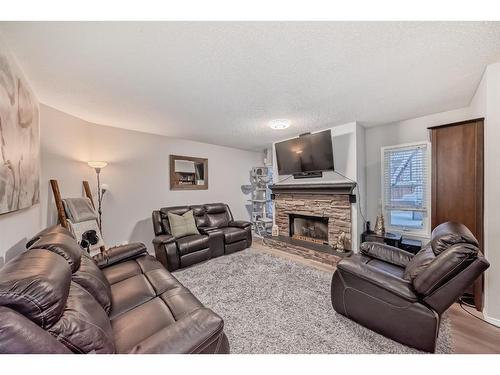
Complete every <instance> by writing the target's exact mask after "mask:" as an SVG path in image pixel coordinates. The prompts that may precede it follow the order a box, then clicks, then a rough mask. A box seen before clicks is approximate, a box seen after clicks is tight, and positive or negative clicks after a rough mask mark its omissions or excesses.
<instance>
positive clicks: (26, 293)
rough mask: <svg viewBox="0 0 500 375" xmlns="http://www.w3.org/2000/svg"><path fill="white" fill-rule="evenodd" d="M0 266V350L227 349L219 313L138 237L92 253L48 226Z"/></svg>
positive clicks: (122, 350) (182, 351) (223, 351)
mask: <svg viewBox="0 0 500 375" xmlns="http://www.w3.org/2000/svg"><path fill="white" fill-rule="evenodd" d="M28 246H29V249H28V250H27V251H26V252H24V253H23V254H21V255H19V256H18V257H16V258H14V259H13V260H11V261H10V262H8V263H7V264H6V265H5V266H4V267H3V268H1V269H0V353H228V352H229V344H228V341H227V337H226V335H225V334H224V332H223V327H224V322H223V320H222V318H221V317H220V316H218V315H217V314H215V313H214V312H213V311H211V310H209V309H207V308H205V307H204V306H203V305H202V304H201V303H200V302H199V301H198V300H197V299H196V297H194V296H193V295H192V294H191V292H190V291H189V290H188V289H186V288H185V287H184V286H182V284H180V283H179V282H178V281H177V279H176V278H175V277H173V276H172V275H171V274H170V273H169V272H168V271H167V270H165V268H164V267H163V266H162V265H161V264H160V263H159V262H158V261H157V260H156V259H155V258H154V257H152V256H150V255H149V254H148V253H147V250H146V248H145V247H144V245H143V244H139V243H137V244H128V245H123V246H118V247H115V248H111V249H109V250H107V251H105V252H103V253H101V254H98V255H96V256H94V257H93V258H91V257H90V256H89V255H87V253H85V252H84V251H82V250H81V248H80V246H79V245H78V244H77V242H76V240H75V239H74V238H73V237H72V235H71V234H70V232H68V231H67V230H66V229H64V228H62V227H52V228H49V229H47V230H45V231H43V232H41V233H40V234H38V235H37V236H35V237H34V238H33V239H32V240H31V241H29V243H28Z"/></svg>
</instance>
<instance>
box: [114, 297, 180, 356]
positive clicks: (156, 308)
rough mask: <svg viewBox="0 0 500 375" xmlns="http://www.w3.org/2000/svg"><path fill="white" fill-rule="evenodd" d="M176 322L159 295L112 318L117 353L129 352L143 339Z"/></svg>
mask: <svg viewBox="0 0 500 375" xmlns="http://www.w3.org/2000/svg"><path fill="white" fill-rule="evenodd" d="M174 322H175V318H174V316H173V315H172V313H171V312H170V309H169V308H168V307H167V305H166V304H165V302H163V301H162V300H161V298H159V297H155V298H153V299H151V300H150V301H148V302H146V303H143V304H142V305H140V306H137V307H136V308H135V309H132V310H129V311H127V312H125V313H123V314H121V315H119V316H118V317H116V318H114V319H112V320H111V326H112V328H113V336H114V338H115V346H116V351H117V353H127V352H128V351H129V350H130V349H132V348H133V347H134V346H135V345H137V344H138V343H140V342H141V341H142V340H144V339H146V338H148V337H150V336H152V335H153V334H155V333H156V332H158V331H160V330H161V329H163V328H165V327H168V326H169V325H171V324H173V323H174Z"/></svg>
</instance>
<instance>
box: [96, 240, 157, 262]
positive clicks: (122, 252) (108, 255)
mask: <svg viewBox="0 0 500 375" xmlns="http://www.w3.org/2000/svg"><path fill="white" fill-rule="evenodd" d="M147 253H148V250H147V249H146V246H144V244H143V243H139V242H136V243H129V244H127V245H121V246H115V247H111V248H109V249H108V250H105V251H103V252H102V253H99V254H97V255H94V256H93V257H92V258H93V259H94V261H95V262H96V264H97V266H98V267H99V268H105V267H108V266H111V265H112V264H116V263H119V262H123V261H124V260H129V259H135V258H137V257H139V256H141V255H143V254H147Z"/></svg>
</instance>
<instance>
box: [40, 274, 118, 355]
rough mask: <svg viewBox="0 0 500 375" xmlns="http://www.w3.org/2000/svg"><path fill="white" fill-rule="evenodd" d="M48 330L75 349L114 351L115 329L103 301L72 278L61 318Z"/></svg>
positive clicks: (82, 351) (86, 351)
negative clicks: (99, 301) (102, 304)
mask: <svg viewBox="0 0 500 375" xmlns="http://www.w3.org/2000/svg"><path fill="white" fill-rule="evenodd" d="M49 332H50V333H51V334H52V335H53V336H54V337H55V338H56V339H58V340H59V341H60V342H61V343H63V344H64V345H66V346H67V347H68V349H70V350H71V351H72V352H74V353H114V352H115V345H114V341H113V331H112V329H111V323H110V321H109V318H108V315H107V314H106V312H105V311H104V310H103V308H102V307H101V305H99V303H98V302H97V301H96V300H95V299H94V297H92V295H91V294H90V293H89V292H88V291H86V290H85V289H84V288H83V287H81V286H80V285H78V284H76V283H74V282H72V283H71V286H70V290H69V296H68V299H67V302H66V306H65V309H64V312H63V314H62V316H61V318H60V319H59V320H58V321H57V322H56V323H55V324H54V325H53V326H52V327H50V329H49Z"/></svg>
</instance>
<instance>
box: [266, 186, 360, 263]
mask: <svg viewBox="0 0 500 375" xmlns="http://www.w3.org/2000/svg"><path fill="white" fill-rule="evenodd" d="M354 187H355V184H354V183H328V184H317V183H315V184H276V185H272V186H271V189H272V191H273V194H274V217H275V224H276V225H277V226H278V230H279V236H277V237H272V242H273V245H274V246H278V247H279V248H281V249H282V250H286V251H291V252H293V253H298V252H299V253H300V252H302V253H303V254H305V255H306V257H307V258H314V259H316V260H319V261H322V262H326V263H336V262H337V261H338V259H340V258H339V257H338V256H339V255H338V253H337V252H336V251H335V250H334V248H333V246H334V245H335V244H336V242H337V239H338V238H339V236H340V234H341V233H342V232H344V233H345V234H346V239H347V246H346V248H347V249H350V243H351V236H352V221H351V220H352V219H351V203H352V202H353V199H354V198H355V196H353V195H352V190H353V188H354ZM303 254H301V255H303Z"/></svg>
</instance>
